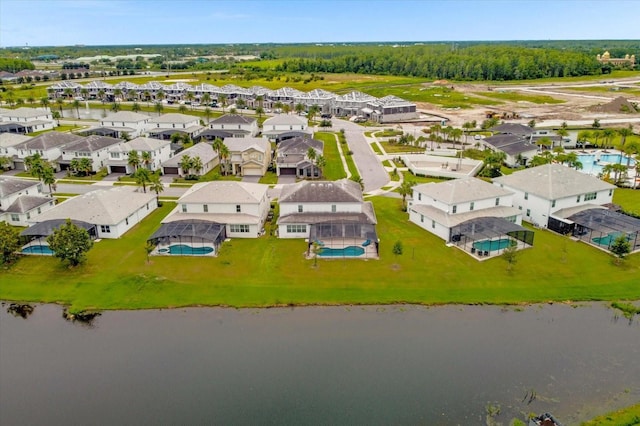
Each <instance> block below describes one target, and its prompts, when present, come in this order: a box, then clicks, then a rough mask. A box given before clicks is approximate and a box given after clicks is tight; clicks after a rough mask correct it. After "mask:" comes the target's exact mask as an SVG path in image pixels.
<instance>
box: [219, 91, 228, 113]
mask: <svg viewBox="0 0 640 426" xmlns="http://www.w3.org/2000/svg"><path fill="white" fill-rule="evenodd" d="M218 103H220V105H222V113H223V114H224V109H225V108H226V106H227V95H225V94H222V95H219V96H218Z"/></svg>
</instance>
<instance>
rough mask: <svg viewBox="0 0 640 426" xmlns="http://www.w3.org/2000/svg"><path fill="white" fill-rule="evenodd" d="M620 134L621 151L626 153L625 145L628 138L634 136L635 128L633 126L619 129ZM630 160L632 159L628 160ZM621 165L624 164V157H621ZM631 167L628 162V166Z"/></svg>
mask: <svg viewBox="0 0 640 426" xmlns="http://www.w3.org/2000/svg"><path fill="white" fill-rule="evenodd" d="M618 134H619V135H620V151H624V145H625V143H626V142H627V138H628V137H629V136H632V135H633V128H632V127H631V124H629V127H623V128H621V129H618ZM628 159H629V160H630V158H628ZM620 163H622V155H621V156H620ZM628 165H629V161H627V166H628Z"/></svg>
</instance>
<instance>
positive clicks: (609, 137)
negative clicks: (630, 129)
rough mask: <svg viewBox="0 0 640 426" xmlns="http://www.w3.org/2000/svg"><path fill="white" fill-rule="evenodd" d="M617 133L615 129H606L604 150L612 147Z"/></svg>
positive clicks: (603, 132) (604, 131)
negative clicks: (612, 141)
mask: <svg viewBox="0 0 640 426" xmlns="http://www.w3.org/2000/svg"><path fill="white" fill-rule="evenodd" d="M615 134H616V132H615V130H613V129H604V130H603V131H602V137H603V139H604V149H607V148H609V147H611V140H612V139H613V137H614V136H615Z"/></svg>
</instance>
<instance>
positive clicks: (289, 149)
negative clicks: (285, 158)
mask: <svg viewBox="0 0 640 426" xmlns="http://www.w3.org/2000/svg"><path fill="white" fill-rule="evenodd" d="M309 148H313V149H315V150H316V151H317V152H318V153H320V154H321V155H322V152H323V150H324V142H322V141H319V140H317V139H311V138H305V137H295V138H292V139H286V140H283V141H282V142H280V144H278V154H279V155H285V154H286V155H294V154H303V155H304V154H306V153H307V151H308V150H309Z"/></svg>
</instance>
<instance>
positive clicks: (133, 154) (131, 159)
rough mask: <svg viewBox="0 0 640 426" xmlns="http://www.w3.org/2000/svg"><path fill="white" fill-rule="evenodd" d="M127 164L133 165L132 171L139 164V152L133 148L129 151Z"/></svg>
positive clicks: (135, 169)
mask: <svg viewBox="0 0 640 426" xmlns="http://www.w3.org/2000/svg"><path fill="white" fill-rule="evenodd" d="M127 164H128V165H130V166H131V167H133V171H134V172H136V171H137V170H138V166H139V165H140V154H139V153H138V151H136V150H135V149H132V150H131V151H129V155H128V158H127Z"/></svg>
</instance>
